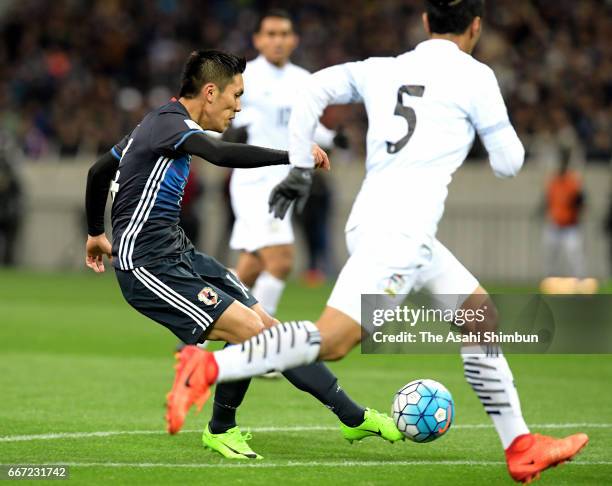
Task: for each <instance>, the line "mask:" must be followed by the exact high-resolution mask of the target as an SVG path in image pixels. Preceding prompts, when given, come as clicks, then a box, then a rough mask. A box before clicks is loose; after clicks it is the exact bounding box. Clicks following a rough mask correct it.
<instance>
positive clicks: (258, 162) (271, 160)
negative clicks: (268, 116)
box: [182, 133, 289, 169]
mask: <svg viewBox="0 0 612 486" xmlns="http://www.w3.org/2000/svg"><path fill="white" fill-rule="evenodd" d="M182 150H183V151H184V152H186V153H188V154H192V155H197V156H198V157H202V158H203V159H205V160H207V161H209V162H210V163H211V164H214V165H218V166H220V167H232V168H236V169H251V168H256V167H265V166H268V165H283V164H288V163H289V155H288V153H287V152H286V151H285V150H274V149H268V148H263V147H258V146H255V145H247V144H244V143H233V142H225V141H223V140H216V139H214V138H212V137H209V136H207V135H205V134H203V133H194V134H193V135H191V136H189V137H188V138H187V139H186V140H185V142H184V143H183V146H182Z"/></svg>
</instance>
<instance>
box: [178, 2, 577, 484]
mask: <svg viewBox="0 0 612 486" xmlns="http://www.w3.org/2000/svg"><path fill="white" fill-rule="evenodd" d="M483 11H484V1H483V0H428V1H426V12H425V13H424V14H423V23H424V26H425V29H426V31H427V32H428V33H429V34H430V37H431V39H430V40H428V41H425V42H422V43H421V44H419V45H418V46H417V47H416V48H415V49H414V50H412V51H409V52H407V53H405V54H402V55H400V56H398V57H387V58H370V59H367V60H365V61H361V62H352V63H346V64H342V65H338V66H333V67H331V68H327V69H324V70H322V71H319V72H317V73H315V74H314V75H313V76H312V78H311V80H310V82H309V83H308V86H307V87H306V89H304V90H303V91H302V92H300V94H299V95H298V96H297V98H296V103H295V104H294V106H293V112H292V116H291V121H290V145H289V154H290V160H291V163H292V165H293V166H294V167H293V169H291V172H290V173H289V175H288V176H287V177H286V178H285V180H284V181H283V182H281V183H280V184H279V185H278V186H277V187H276V188H275V189H274V191H273V193H272V194H271V197H270V205H271V209H272V210H273V211H274V213H275V214H276V215H278V216H280V217H282V216H283V215H284V214H285V213H286V211H287V209H288V207H289V205H290V204H291V202H292V201H293V200H296V199H298V198H301V197H303V196H304V195H305V194H307V193H308V189H309V180H310V177H311V173H312V170H313V169H312V167H313V165H314V164H313V160H312V156H311V154H310V153H309V147H310V146H311V143H312V139H313V134H314V131H315V127H316V124H317V122H318V118H319V116H320V115H321V113H322V111H323V109H324V108H325V107H326V106H327V105H329V104H342V103H355V102H363V103H364V104H365V107H366V111H367V115H368V121H369V124H368V134H367V160H366V168H367V175H366V178H365V180H364V182H363V185H362V188H361V190H360V192H359V195H358V196H357V199H356V200H355V203H354V205H353V209H352V212H351V215H350V217H349V220H348V222H347V226H346V237H347V244H348V247H349V251H350V257H349V259H348V261H347V262H346V264H345V266H344V268H343V269H342V271H341V273H340V275H339V277H338V280H337V282H336V285H335V287H334V290H333V291H332V295H331V296H330V298H329V301H328V303H327V307H326V308H325V310H324V311H323V314H322V315H321V317H320V318H319V319H318V321H317V322H316V325H314V324H312V323H310V322H308V321H300V322H289V323H284V324H282V325H281V326H276V327H272V328H270V329H268V330H266V331H264V332H263V333H262V334H260V335H259V336H256V337H255V338H251V339H250V340H249V341H246V342H245V343H243V344H242V345H241V346H231V347H228V348H226V349H225V350H223V351H218V352H215V353H204V352H202V353H201V354H200V355H199V357H198V358H197V359H194V360H193V361H192V362H191V363H190V367H189V369H187V370H186V371H185V372H184V374H183V376H182V377H181V379H180V380H178V381H179V387H181V386H182V385H180V383H185V382H186V381H187V380H189V382H190V384H191V386H192V388H191V389H190V390H189V392H188V393H192V394H193V400H197V399H198V398H200V399H201V397H202V396H203V395H205V394H206V393H207V388H208V386H209V384H212V383H223V382H226V381H232V380H236V379H241V378H243V377H245V376H253V375H256V374H260V373H262V372H265V371H267V370H269V369H285V368H287V367H292V366H299V365H302V364H304V363H308V362H310V361H311V360H314V359H317V358H318V359H322V360H334V359H340V358H342V357H343V356H344V355H346V354H347V353H348V351H350V350H351V349H352V348H353V347H354V346H355V345H356V344H357V343H359V341H360V339H361V329H360V322H361V295H362V294H384V293H387V294H407V293H409V292H411V291H413V290H417V289H425V290H428V291H429V292H430V293H432V294H433V295H443V294H454V295H457V296H458V295H466V296H467V298H466V299H465V300H464V301H463V302H462V303H459V305H461V306H462V307H463V308H472V309H486V310H485V312H486V322H485V323H486V325H487V326H493V327H494V326H495V324H496V315H495V307H494V305H493V304H492V302H491V301H490V299H489V298H488V295H487V293H486V291H485V290H484V289H483V288H482V287H481V286H480V284H479V283H478V281H477V280H476V278H475V277H474V276H473V275H472V274H471V273H470V272H469V271H468V270H467V269H466V268H465V267H464V266H463V265H462V264H461V263H460V262H459V261H458V260H457V259H456V258H455V257H454V256H453V255H452V253H451V252H450V251H449V250H448V249H446V248H445V247H444V246H443V245H442V244H441V243H440V242H439V241H438V240H437V239H436V229H437V225H438V222H439V220H440V219H441V217H442V213H443V210H444V201H445V199H446V195H447V186H448V184H449V183H450V181H451V178H452V174H453V172H454V171H455V170H456V169H457V168H458V167H459V166H460V165H461V164H462V163H463V161H464V159H465V157H466V156H467V154H468V151H469V149H470V147H471V145H472V142H473V140H474V136H475V133H478V134H479V136H480V138H481V140H482V142H483V144H484V146H485V148H486V149H487V152H488V154H489V160H490V164H491V166H492V168H493V171H494V172H495V174H496V175H497V176H499V177H511V176H514V175H516V174H517V172H518V171H519V170H520V168H521V166H522V164H523V159H524V149H523V146H522V144H521V142H520V140H519V139H518V137H517V135H516V132H515V131H514V128H513V127H512V125H511V123H510V121H509V119H508V114H507V110H506V107H505V104H504V101H503V98H502V96H501V93H500V90H499V86H498V83H497V80H496V77H495V74H494V73H493V71H492V70H491V69H490V68H488V67H487V66H486V65H484V64H482V63H480V62H478V61H476V60H475V59H474V58H473V57H472V56H471V55H470V54H471V52H472V50H473V48H474V47H475V45H476V43H477V42H478V39H479V37H480V32H481V18H482V15H483ZM287 330H290V331H291V333H289V332H287ZM270 349H274V350H275V351H276V352H269V350H270ZM461 354H462V358H463V365H464V371H465V375H466V379H467V381H468V383H469V384H470V385H471V386H472V387H473V389H474V390H475V392H476V394H477V395H478V397H479V399H480V401H481V403H482V404H483V406H484V408H485V411H486V412H487V413H488V414H489V415H490V416H491V418H492V420H493V423H494V426H495V428H496V430H497V432H498V434H499V436H500V439H501V442H502V445H503V447H504V449H505V455H506V461H507V465H508V469H509V472H510V475H511V476H512V477H513V478H514V479H515V480H517V481H522V482H529V481H531V480H533V479H536V478H537V477H538V476H539V474H540V472H542V471H543V470H545V469H547V468H549V467H551V466H554V465H557V464H559V463H562V462H565V461H567V460H569V459H571V458H572V457H573V456H574V455H576V454H577V453H578V451H579V450H580V449H581V448H582V447H584V446H585V445H586V443H587V442H588V437H587V436H586V434H574V435H572V436H569V437H566V438H564V439H555V438H552V437H547V436H543V435H539V434H531V433H530V432H529V429H528V428H527V425H526V424H525V421H524V419H523V416H522V412H521V407H520V403H519V398H518V393H517V390H516V388H515V386H514V381H513V376H512V372H511V371H510V368H509V366H508V363H507V361H506V359H505V357H504V355H503V354H502V353H501V350H499V349H496V350H494V352H486V351H485V350H484V349H482V348H481V347H480V346H479V345H470V346H464V347H463V348H462V352H461ZM196 390H197V391H196ZM483 392H484V393H483ZM186 393H187V392H186ZM485 393H486V394H485Z"/></svg>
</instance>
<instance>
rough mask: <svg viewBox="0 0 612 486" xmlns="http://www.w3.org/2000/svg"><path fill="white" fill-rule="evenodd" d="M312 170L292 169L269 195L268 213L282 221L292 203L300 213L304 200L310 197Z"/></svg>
mask: <svg viewBox="0 0 612 486" xmlns="http://www.w3.org/2000/svg"><path fill="white" fill-rule="evenodd" d="M313 172H314V169H302V168H300V167H293V168H292V169H291V171H289V174H287V177H285V178H284V179H283V180H282V181H281V182H280V183H279V184H278V185H277V186H276V187H275V188H274V189H272V192H271V193H270V199H268V204H269V206H270V212H271V213H272V214H274V217H275V218H279V219H284V217H285V214H287V210H288V209H289V206H291V203H292V202H293V201H296V209H297V210H298V211H302V209H304V205H305V204H306V200H307V199H308V196H309V195H310V186H311V185H312V173H313Z"/></svg>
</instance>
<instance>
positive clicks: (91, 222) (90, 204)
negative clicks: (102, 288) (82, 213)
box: [85, 152, 119, 273]
mask: <svg viewBox="0 0 612 486" xmlns="http://www.w3.org/2000/svg"><path fill="white" fill-rule="evenodd" d="M118 167H119V160H117V158H115V157H114V156H113V154H111V152H108V153H106V154H104V155H103V156H102V157H100V159H98V160H97V161H96V163H95V164H94V165H92V166H91V168H90V169H89V172H88V174H87V188H86V190H85V210H86V213H87V233H88V236H87V243H86V245H85V253H86V255H85V264H86V265H87V266H88V267H89V268H91V269H92V270H93V271H94V272H96V273H101V272H104V262H103V260H102V257H103V256H104V255H106V256H107V257H108V258H109V259H110V258H112V256H111V254H112V252H111V244H110V242H109V241H108V239H107V238H106V235H105V234H104V209H105V208H106V198H107V197H108V190H109V188H110V184H111V180H112V178H113V175H114V174H115V172H116V171H117V168H118Z"/></svg>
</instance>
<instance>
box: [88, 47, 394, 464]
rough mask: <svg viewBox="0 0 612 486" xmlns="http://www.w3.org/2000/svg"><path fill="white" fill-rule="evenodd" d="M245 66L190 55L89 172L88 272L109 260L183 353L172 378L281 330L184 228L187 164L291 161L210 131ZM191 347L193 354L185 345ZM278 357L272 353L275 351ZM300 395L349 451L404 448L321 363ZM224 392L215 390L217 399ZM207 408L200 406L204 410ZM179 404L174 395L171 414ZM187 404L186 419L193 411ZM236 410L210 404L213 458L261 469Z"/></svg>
mask: <svg viewBox="0 0 612 486" xmlns="http://www.w3.org/2000/svg"><path fill="white" fill-rule="evenodd" d="M244 69H245V60H244V59H242V58H238V57H236V56H233V55H231V54H226V53H223V52H220V51H213V50H199V51H194V52H193V53H191V55H190V56H189V58H188V60H187V62H186V64H185V68H184V72H183V76H182V82H181V88H180V94H179V98H178V99H176V100H172V101H171V102H169V103H168V104H166V105H164V106H162V107H160V108H158V109H156V110H154V111H152V112H150V113H149V114H147V115H146V116H145V117H144V118H143V120H142V121H141V122H140V124H139V125H138V126H137V127H136V128H135V129H134V130H133V131H132V132H131V133H130V134H129V135H127V136H126V137H125V138H124V139H123V140H122V141H121V142H119V143H118V144H117V145H116V146H114V147H113V148H112V149H111V151H110V152H109V153H107V154H105V155H104V156H102V157H101V158H100V160H98V161H97V162H96V163H95V164H94V165H93V166H92V168H91V169H90V171H89V174H88V179H87V191H86V209H87V221H88V238H87V244H86V253H87V256H86V264H87V266H88V267H90V268H91V269H93V270H94V271H95V272H103V271H104V263H103V260H102V258H103V256H104V255H106V256H107V257H109V258H111V259H112V264H113V266H114V268H115V273H116V276H117V280H118V282H119V286H120V288H121V291H122V293H123V296H124V297H125V299H126V300H127V302H128V303H129V304H130V305H131V306H132V307H134V308H135V309H136V310H138V311H139V312H140V313H142V314H144V315H145V316H147V317H149V318H151V319H153V320H154V321H156V322H158V323H160V324H162V325H163V326H165V327H167V328H168V329H169V330H170V331H172V332H173V333H174V334H175V335H176V336H177V337H178V338H179V339H181V340H182V341H183V342H185V343H187V344H188V346H186V347H185V348H184V349H183V350H182V351H181V352H180V353H179V355H178V357H179V362H178V365H177V379H178V376H179V375H180V374H181V371H182V370H183V368H184V366H185V365H186V363H188V362H189V359H190V357H191V356H192V354H193V353H195V352H197V351H198V350H197V348H196V347H195V346H193V344H196V343H199V342H203V341H204V340H206V339H208V340H220V341H225V342H227V343H229V344H235V343H241V342H244V341H245V340H247V339H249V338H250V337H252V336H255V335H257V334H258V333H260V332H261V331H262V330H263V329H264V328H270V327H272V326H274V325H276V324H278V321H276V320H275V319H274V318H272V317H271V316H270V315H269V314H267V313H266V312H265V310H264V309H263V307H262V306H261V305H260V304H258V303H257V301H256V299H255V298H253V296H252V295H251V293H250V292H249V290H248V289H247V288H246V287H245V285H244V284H243V283H242V282H241V281H240V280H239V279H238V278H237V277H236V276H235V275H234V274H233V273H232V272H231V271H229V270H228V269H227V268H226V267H225V266H223V265H221V264H220V263H219V262H217V261H216V260H215V259H214V258H212V257H210V256H208V255H205V254H203V253H199V252H197V251H196V250H195V248H194V247H193V245H192V244H191V242H190V241H189V240H188V238H187V237H186V236H185V234H184V232H183V230H182V229H181V228H180V226H179V225H178V221H179V211H180V204H181V198H182V195H183V189H184V187H185V184H186V181H187V176H188V174H189V165H190V162H191V156H192V155H197V156H199V157H202V158H203V159H205V160H207V161H209V162H210V163H212V164H215V165H218V166H223V167H234V168H255V167H263V166H269V165H281V164H289V157H288V154H287V152H286V151H282V150H272V149H266V148H262V147H256V146H252V145H245V144H236V143H229V142H224V141H219V140H216V139H213V138H211V137H208V136H207V135H205V133H204V131H205V130H212V131H215V132H222V131H224V130H225V129H226V128H227V127H228V126H229V124H230V123H231V120H232V119H233V118H234V116H235V114H236V113H237V112H239V111H240V97H241V95H242V93H243V91H244V88H243V80H242V72H243V71H244ZM312 154H313V157H314V159H315V161H316V164H317V166H319V167H322V168H329V160H328V158H327V155H326V154H325V152H324V151H323V150H321V149H320V148H319V147H318V146H316V145H314V146H313V148H312ZM109 189H110V192H111V195H112V198H113V205H112V213H111V218H112V224H113V238H112V239H113V244H112V245H111V244H110V242H109V241H108V239H107V238H106V236H105V233H104V209H105V204H106V199H107V197H108V192H109ZM282 326H283V327H282V329H283V330H284V332H286V333H288V335H289V334H290V335H294V334H297V333H299V332H301V331H303V325H302V324H301V323H299V322H294V323H288V324H283V325H282ZM189 345H191V346H189ZM270 352H272V350H271V351H270ZM284 374H285V376H286V377H287V379H288V380H289V381H290V382H291V383H292V384H294V385H295V386H296V387H297V388H299V389H301V390H304V391H307V392H309V393H311V394H312V395H313V396H315V397H316V398H317V399H318V400H320V401H321V402H322V403H323V404H324V405H326V406H327V407H328V408H330V409H331V410H332V411H333V412H334V413H335V414H336V415H337V416H338V418H339V419H340V421H341V426H340V428H341V431H342V434H343V436H344V437H345V438H346V439H347V440H350V441H353V440H360V439H362V438H364V437H367V436H379V437H382V438H383V439H386V440H388V441H390V442H395V441H398V440H401V439H402V438H403V435H402V434H401V433H400V432H399V431H398V430H397V429H396V427H395V425H394V424H393V421H392V419H391V418H390V417H388V416H386V415H384V414H381V413H378V412H376V411H375V410H371V409H364V408H363V407H361V406H359V405H357V404H356V403H355V402H353V400H351V399H350V397H348V395H347V394H346V393H345V392H344V391H343V390H342V388H340V386H338V382H337V378H336V377H335V376H334V375H333V374H332V373H331V372H330V371H329V369H328V368H327V367H326V366H325V365H324V364H323V363H313V364H310V365H307V366H302V367H298V368H295V369H291V370H288V371H286V372H285V373H284ZM220 387H223V388H222V389H221V390H222V391H223V393H221V395H219V393H217V397H218V396H221V397H223V398H224V399H228V397H229V399H231V397H232V395H236V396H237V397H238V402H239V401H241V400H242V397H243V395H244V393H243V388H242V387H238V389H236V384H235V383H231V382H230V383H225V384H223V385H220ZM217 392H219V390H217ZM202 398H204V399H200V400H199V401H198V402H197V403H199V404H203V402H204V401H205V398H207V397H202ZM182 399H183V398H182V397H178V396H174V397H173V396H169V397H168V401H169V403H171V402H172V403H174V405H176V402H177V400H178V401H181V400H182ZM186 405H187V404H185V406H184V407H181V408H182V409H185V410H186V409H187V408H188V407H187V406H186ZM238 405H239V403H237V404H236V403H234V404H231V405H228V404H226V403H220V402H219V403H217V399H216V403H215V407H216V408H215V412H216V413H215V414H214V418H213V420H212V421H211V423H210V424H209V425H208V428H207V430H205V431H204V434H205V436H207V437H208V438H209V439H210V437H211V436H212V437H213V439H215V440H212V441H211V440H208V441H207V442H205V443H206V445H207V447H209V448H212V449H214V450H216V451H217V452H219V453H220V454H222V455H223V456H225V457H230V458H237V459H260V458H261V456H259V455H258V454H257V453H255V452H254V451H253V450H252V449H251V448H250V447H249V445H248V444H247V442H246V440H247V437H248V436H247V435H246V434H242V433H241V432H240V430H239V429H238V427H237V426H236V424H235V409H236V407H237V406H238ZM184 418H185V416H184V414H183V415H181V414H178V415H177V414H168V415H167V420H168V431H169V432H170V433H176V432H178V430H179V429H180V427H181V426H182V424H183V421H184Z"/></svg>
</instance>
